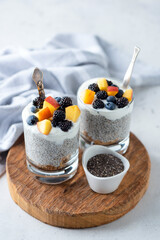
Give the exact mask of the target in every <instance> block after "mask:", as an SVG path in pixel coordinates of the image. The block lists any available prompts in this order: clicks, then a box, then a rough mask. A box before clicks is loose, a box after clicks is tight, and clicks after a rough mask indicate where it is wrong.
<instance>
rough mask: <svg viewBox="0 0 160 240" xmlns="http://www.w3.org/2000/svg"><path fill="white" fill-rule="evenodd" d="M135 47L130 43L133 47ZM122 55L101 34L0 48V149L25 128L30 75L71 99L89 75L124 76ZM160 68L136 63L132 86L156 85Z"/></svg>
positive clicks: (30, 95) (31, 86) (66, 36)
mask: <svg viewBox="0 0 160 240" xmlns="http://www.w3.org/2000/svg"><path fill="white" fill-rule="evenodd" d="M133 47H134V46H133ZM132 50H133V49H130V55H126V54H125V53H124V52H122V51H121V50H118V49H116V48H115V47H114V46H112V45H110V44H109V43H108V42H106V41H104V40H103V39H101V38H100V37H97V36H93V35H83V34H59V35H56V36H55V37H53V38H52V39H51V40H50V41H49V42H48V43H46V44H45V45H44V46H43V47H42V48H36V49H23V48H19V49H17V48H16V49H14V48H8V49H5V50H4V51H1V52H0V152H3V151H6V150H8V149H9V148H10V147H11V146H12V145H13V144H14V142H15V141H16V140H17V138H18V137H19V136H20V135H21V134H22V132H23V126H22V117H21V113H22V110H23V108H24V107H25V106H26V105H27V104H28V103H29V102H30V101H31V100H32V99H33V98H34V97H36V96H37V95H38V92H37V90H36V86H35V83H34V82H33V80H32V73H33V70H34V68H35V67H38V68H40V69H41V70H42V71H43V73H44V86H45V92H46V94H47V93H49V94H51V95H52V96H55V97H56V96H61V95H69V96H71V97H73V98H75V96H76V93H77V89H78V87H79V86H80V84H81V83H82V82H84V81H85V80H88V79H89V78H93V77H105V76H108V77H109V76H111V77H115V78H118V79H123V76H124V74H125V71H126V69H127V67H128V64H129V63H130V59H131V56H132ZM159 76H160V71H159V69H153V68H151V67H150V66H146V65H145V64H143V63H141V62H139V61H137V63H136V67H135V71H134V74H133V78H132V81H131V85H132V86H133V85H134V86H140V85H145V84H146V85H149V84H151V81H150V79H152V81H154V84H158V83H160V81H159Z"/></svg>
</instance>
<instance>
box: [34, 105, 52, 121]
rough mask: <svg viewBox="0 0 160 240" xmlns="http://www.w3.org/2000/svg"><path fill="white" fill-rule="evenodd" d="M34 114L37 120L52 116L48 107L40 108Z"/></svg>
mask: <svg viewBox="0 0 160 240" xmlns="http://www.w3.org/2000/svg"><path fill="white" fill-rule="evenodd" d="M36 116H37V118H38V120H39V121H42V120H44V119H48V118H50V117H52V113H51V112H50V110H49V108H48V107H46V108H42V109H41V110H40V111H39V112H37V113H36Z"/></svg>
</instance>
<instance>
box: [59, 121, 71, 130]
mask: <svg viewBox="0 0 160 240" xmlns="http://www.w3.org/2000/svg"><path fill="white" fill-rule="evenodd" d="M72 125H73V124H72V122H71V121H68V120H64V121H61V122H59V123H58V126H59V127H60V129H61V130H62V131H64V132H68V130H69V129H70V128H71V127H72Z"/></svg>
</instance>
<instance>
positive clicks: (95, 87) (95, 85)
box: [88, 83, 100, 92]
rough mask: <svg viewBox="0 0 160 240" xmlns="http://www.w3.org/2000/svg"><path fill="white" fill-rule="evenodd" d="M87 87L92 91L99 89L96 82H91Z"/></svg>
mask: <svg viewBox="0 0 160 240" xmlns="http://www.w3.org/2000/svg"><path fill="white" fill-rule="evenodd" d="M88 89H90V90H92V91H94V92H98V91H100V89H99V87H98V84H97V83H92V84H90V85H89V86H88Z"/></svg>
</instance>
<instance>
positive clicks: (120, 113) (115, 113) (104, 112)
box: [77, 78, 134, 121]
mask: <svg viewBox="0 0 160 240" xmlns="http://www.w3.org/2000/svg"><path fill="white" fill-rule="evenodd" d="M98 79H99V78H93V79H90V80H88V81H85V82H84V83H83V84H82V85H81V86H80V87H79V89H78V94H77V102H78V106H79V108H80V109H81V110H88V111H89V112H90V114H92V115H95V116H98V115H100V116H104V117H105V118H107V119H109V120H111V121H115V120H117V119H120V118H122V117H124V116H126V115H127V114H129V113H131V112H132V109H133V102H134V101H133V100H132V102H131V103H129V104H128V105H127V106H126V107H124V108H116V109H114V110H108V109H106V108H105V107H104V108H102V109H94V108H93V107H92V104H85V103H83V101H82V100H81V98H80V95H81V92H82V91H84V90H85V89H88V86H89V85H90V84H92V83H97V80H98ZM107 80H110V81H112V82H113V84H116V85H117V86H118V87H119V88H120V89H122V90H124V91H125V90H126V89H123V87H122V83H121V82H119V81H117V80H114V79H109V78H107ZM129 88H130V87H128V89H129ZM103 102H104V103H106V100H103Z"/></svg>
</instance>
